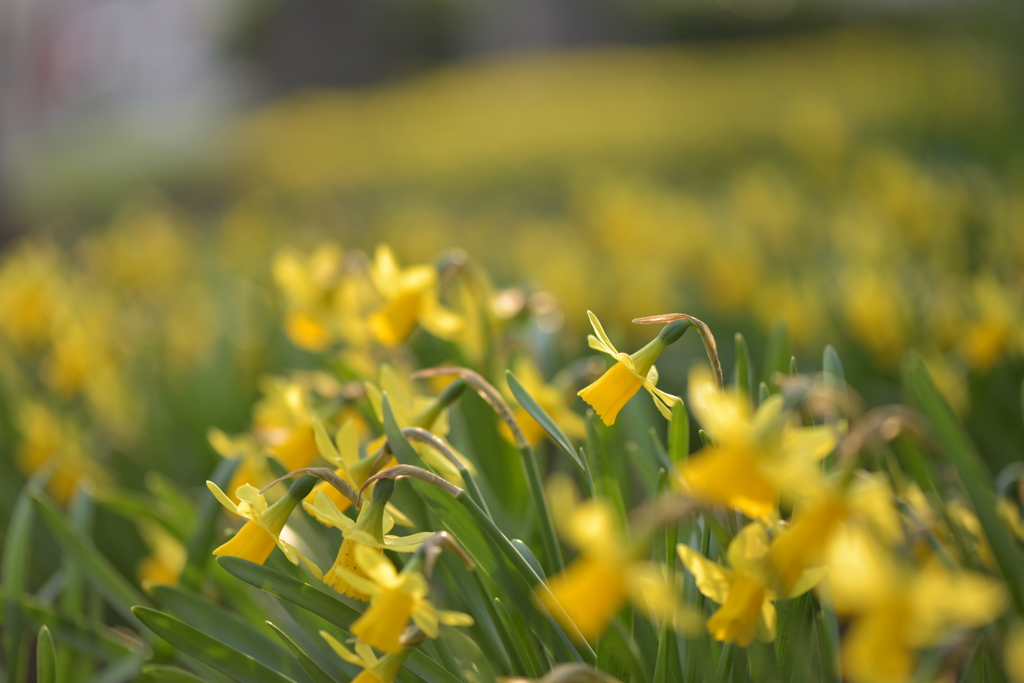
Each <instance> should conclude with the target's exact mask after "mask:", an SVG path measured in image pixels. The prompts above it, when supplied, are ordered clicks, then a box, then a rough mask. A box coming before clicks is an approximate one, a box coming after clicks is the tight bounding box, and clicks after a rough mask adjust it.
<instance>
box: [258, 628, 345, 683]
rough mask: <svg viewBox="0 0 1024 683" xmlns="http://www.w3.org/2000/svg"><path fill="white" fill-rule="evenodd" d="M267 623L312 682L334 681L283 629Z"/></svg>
mask: <svg viewBox="0 0 1024 683" xmlns="http://www.w3.org/2000/svg"><path fill="white" fill-rule="evenodd" d="M267 624H268V625H269V626H270V628H272V629H274V633H276V634H277V637H278V638H280V639H281V642H282V643H284V645H285V647H287V648H288V650H289V651H291V653H292V654H293V655H294V656H295V659H297V660H298V661H299V664H301V665H302V668H303V669H305V670H306V673H307V674H308V675H309V677H310V679H311V680H312V681H313V683H334V679H333V678H331V677H330V676H329V675H327V673H326V672H325V671H324V670H323V669H321V668H320V667H319V666H317V663H316V662H314V661H313V660H312V659H310V657H309V655H307V654H306V653H305V652H303V651H302V648H300V647H299V646H298V645H296V644H295V643H294V642H293V641H292V639H291V638H289V637H288V636H287V635H285V632H284V631H282V630H281V629H279V628H278V627H277V626H275V625H274V624H272V623H271V622H269V621H268V622H267Z"/></svg>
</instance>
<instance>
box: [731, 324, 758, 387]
mask: <svg viewBox="0 0 1024 683" xmlns="http://www.w3.org/2000/svg"><path fill="white" fill-rule="evenodd" d="M750 366H751V363H750V348H749V347H748V346H747V340H746V339H744V338H743V335H742V334H740V333H739V332H737V333H736V369H735V371H734V373H735V374H734V376H733V381H734V382H735V383H736V391H737V392H739V395H740V396H744V397H747V398H749V399H750V400H753V398H754V382H753V379H754V373H753V371H752V370H751V367H750Z"/></svg>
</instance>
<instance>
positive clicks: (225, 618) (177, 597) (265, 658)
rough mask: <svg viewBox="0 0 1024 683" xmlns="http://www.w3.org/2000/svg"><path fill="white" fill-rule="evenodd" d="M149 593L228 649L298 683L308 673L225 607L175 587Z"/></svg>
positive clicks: (286, 652)
mask: <svg viewBox="0 0 1024 683" xmlns="http://www.w3.org/2000/svg"><path fill="white" fill-rule="evenodd" d="M150 594H151V595H152V596H153V599H154V600H156V601H157V604H159V605H160V607H161V609H163V610H164V611H165V612H168V613H169V614H172V615H173V616H175V617H177V618H179V619H181V620H182V621H184V622H185V623H187V624H190V625H192V626H194V627H196V628H198V629H199V630H201V631H203V632H204V633H215V634H217V637H218V638H220V639H221V640H222V641H223V642H224V644H226V645H228V646H229V647H233V648H234V649H236V650H238V651H239V652H242V653H243V654H247V655H249V656H250V657H252V658H253V659H255V660H256V661H258V662H261V663H263V664H266V665H267V666H269V667H270V668H272V669H275V670H277V671H281V672H283V673H285V674H286V675H288V676H290V677H291V678H294V679H295V680H299V681H301V680H304V679H305V673H304V671H305V670H304V669H303V668H302V667H300V666H299V665H298V664H297V663H296V662H295V660H294V659H293V658H292V656H291V655H290V654H289V653H288V651H287V649H286V648H284V647H281V645H280V644H278V643H277V642H276V641H274V640H272V639H271V638H270V637H269V636H266V635H264V634H263V633H262V632H260V631H259V630H258V629H257V628H255V627H254V626H252V625H251V624H249V623H248V622H246V621H243V620H242V619H240V618H238V617H236V616H235V615H234V614H232V613H231V612H229V611H228V610H226V609H225V608H224V607H223V606H221V605H215V604H213V603H211V602H209V601H208V600H206V599H205V598H202V597H200V596H198V595H195V594H193V593H189V592H186V591H184V590H182V589H180V588H175V587H172V586H154V587H153V588H152V589H151V590H150Z"/></svg>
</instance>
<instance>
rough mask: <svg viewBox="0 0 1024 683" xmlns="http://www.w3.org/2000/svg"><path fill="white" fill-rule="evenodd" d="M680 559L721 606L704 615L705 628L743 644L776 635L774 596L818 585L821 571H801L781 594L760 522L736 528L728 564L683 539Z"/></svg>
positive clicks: (699, 586)
mask: <svg viewBox="0 0 1024 683" xmlns="http://www.w3.org/2000/svg"><path fill="white" fill-rule="evenodd" d="M676 550H677V551H678V552H679V558H680V559H681V560H682V561H683V565H685V566H686V568H687V569H688V570H689V571H690V573H691V574H693V578H694V580H695V581H696V584H697V589H698V590H700V592H701V593H702V594H703V595H705V596H706V597H708V598H710V599H711V600H713V601H714V602H717V603H718V604H719V605H721V607H719V608H718V610H717V611H715V613H714V614H712V615H711V617H710V618H709V619H708V621H707V628H708V632H709V633H711V635H712V636H714V637H715V639H716V640H720V641H722V642H725V643H734V644H736V645H739V646H740V647H746V646H748V645H750V643H751V641H753V639H754V636H755V635H756V636H757V639H758V640H760V641H762V642H765V643H770V642H771V641H773V640H775V629H776V623H777V621H778V616H777V614H776V612H775V605H774V604H773V601H774V600H776V599H778V598H779V597H786V598H793V597H796V596H798V595H802V594H804V593H806V592H807V591H809V590H810V589H811V588H813V587H814V586H816V585H817V584H818V583H819V582H820V581H821V580H822V578H824V576H825V571H824V569H822V568H820V567H819V568H808V569H806V570H805V571H803V572H802V573H801V575H800V577H799V578H798V580H797V581H796V582H794V584H793V585H792V586H791V587H790V588H789V590H788V591H786V592H785V593H782V594H781V595H780V594H779V593H778V592H777V591H776V589H775V587H774V585H773V582H772V570H771V566H770V560H769V542H768V533H767V532H766V531H765V528H764V526H762V525H761V524H760V523H759V522H754V523H752V524H748V525H747V526H745V527H743V528H742V529H740V531H739V533H738V534H736V537H735V538H733V539H732V541H731V542H730V543H729V547H728V549H727V550H726V557H727V558H728V560H729V567H723V566H722V565H720V564H718V563H716V562H712V561H711V560H709V559H708V558H706V557H704V556H703V555H701V554H700V553H699V552H697V551H696V550H694V549H693V548H691V547H689V546H688V545H685V544H679V545H678V546H676Z"/></svg>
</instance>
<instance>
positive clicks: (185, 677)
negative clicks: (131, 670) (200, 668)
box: [142, 664, 205, 683]
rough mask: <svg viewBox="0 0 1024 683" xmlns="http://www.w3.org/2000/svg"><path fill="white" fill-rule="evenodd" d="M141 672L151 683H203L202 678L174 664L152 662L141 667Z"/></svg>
mask: <svg viewBox="0 0 1024 683" xmlns="http://www.w3.org/2000/svg"><path fill="white" fill-rule="evenodd" d="M142 673H143V674H144V675H145V676H146V678H148V679H149V680H150V681H153V683H205V681H203V679H202V678H199V677H198V676H196V675H194V674H191V673H189V672H188V671H185V670H184V669H179V668H178V667H176V666H163V665H160V664H153V665H150V666H144V667H142Z"/></svg>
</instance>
